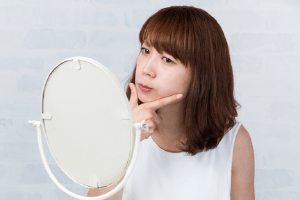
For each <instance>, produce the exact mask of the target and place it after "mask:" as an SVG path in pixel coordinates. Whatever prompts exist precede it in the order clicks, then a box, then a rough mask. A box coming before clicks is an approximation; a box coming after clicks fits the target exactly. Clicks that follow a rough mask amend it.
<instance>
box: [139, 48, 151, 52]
mask: <svg viewBox="0 0 300 200" xmlns="http://www.w3.org/2000/svg"><path fill="white" fill-rule="evenodd" d="M143 50H145V51H148V53H149V50H148V49H145V48H143V47H141V52H142V53H144V51H143Z"/></svg>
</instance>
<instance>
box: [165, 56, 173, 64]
mask: <svg viewBox="0 0 300 200" xmlns="http://www.w3.org/2000/svg"><path fill="white" fill-rule="evenodd" d="M164 58H166V63H172V62H173V61H172V60H171V59H169V58H167V57H163V59H164Z"/></svg>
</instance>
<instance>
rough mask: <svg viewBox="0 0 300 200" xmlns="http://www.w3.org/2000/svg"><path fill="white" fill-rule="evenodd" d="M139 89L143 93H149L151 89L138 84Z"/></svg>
mask: <svg viewBox="0 0 300 200" xmlns="http://www.w3.org/2000/svg"><path fill="white" fill-rule="evenodd" d="M139 88H140V89H141V90H142V91H143V92H150V91H151V89H152V88H149V87H148V86H145V85H143V84H139Z"/></svg>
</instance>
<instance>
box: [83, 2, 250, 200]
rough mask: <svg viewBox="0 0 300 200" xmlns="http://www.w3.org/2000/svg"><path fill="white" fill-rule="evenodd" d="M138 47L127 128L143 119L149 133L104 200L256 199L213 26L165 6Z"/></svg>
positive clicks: (194, 11) (196, 14)
mask: <svg viewBox="0 0 300 200" xmlns="http://www.w3.org/2000/svg"><path fill="white" fill-rule="evenodd" d="M139 40H140V43H141V51H140V54H139V55H138V58H137V61H136V66H135V68H134V71H133V73H132V76H131V77H130V79H129V81H128V82H129V84H128V85H129V87H127V91H126V94H127V97H128V99H129V100H130V105H131V108H132V111H133V117H134V121H135V122H141V121H142V120H144V119H145V120H146V123H147V124H148V127H149V131H148V132H146V131H144V130H142V136H141V141H142V142H141V144H140V150H139V155H138V159H137V162H136V165H135V168H134V171H133V173H132V175H131V177H130V179H129V180H128V182H127V183H126V184H125V186H124V188H123V189H122V190H120V191H119V192H118V193H116V194H115V195H114V196H113V197H111V198H110V199H123V200H169V199H170V200H177V199H178V200H179V199H180V200H183V199H189V200H196V199H197V200H198V199H205V200H229V199H231V200H238V199H243V200H253V199H255V195H254V153H253V146H252V142H251V138H250V135H249V133H248V132H247V130H246V129H245V128H244V127H243V125H242V124H241V122H239V121H236V119H235V118H236V117H237V109H238V107H240V105H239V104H238V102H237V101H236V100H235V98H234V77H233V71H232V66H231V61H230V55H229V49H228V44H227V41H226V38H225V36H224V33H223V31H222V29H221V27H220V25H219V24H218V22H217V21H216V20H215V19H214V18H213V17H212V16H211V15H209V14H208V13H207V12H206V11H204V10H202V9H200V8H195V7H193V6H172V7H167V8H163V9H161V10H159V11H158V12H156V13H155V14H153V15H152V16H151V17H150V18H149V19H148V20H147V21H146V22H145V23H144V25H143V27H142V29H141V31H140V34H139ZM147 88H148V89H147ZM149 88H150V89H149ZM178 94H181V95H182V96H181V97H179V98H177V95H178ZM121 181H122V180H120V181H119V182H118V183H116V184H115V185H113V186H111V187H108V188H105V189H90V190H89V192H88V196H98V195H101V194H104V193H107V192H108V191H110V190H112V189H113V188H115V187H116V186H117V185H118V184H119V183H120V182H121Z"/></svg>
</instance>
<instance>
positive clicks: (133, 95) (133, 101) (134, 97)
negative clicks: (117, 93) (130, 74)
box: [129, 83, 138, 108]
mask: <svg viewBox="0 0 300 200" xmlns="http://www.w3.org/2000/svg"><path fill="white" fill-rule="evenodd" d="M129 87H130V90H131V94H130V100H129V103H130V106H131V108H134V107H136V106H138V94H137V89H136V87H135V85H134V84H133V83H129Z"/></svg>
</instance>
